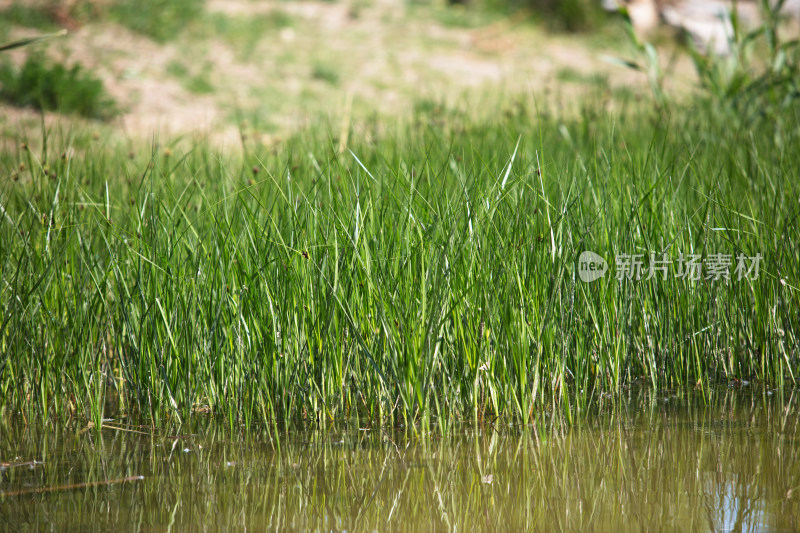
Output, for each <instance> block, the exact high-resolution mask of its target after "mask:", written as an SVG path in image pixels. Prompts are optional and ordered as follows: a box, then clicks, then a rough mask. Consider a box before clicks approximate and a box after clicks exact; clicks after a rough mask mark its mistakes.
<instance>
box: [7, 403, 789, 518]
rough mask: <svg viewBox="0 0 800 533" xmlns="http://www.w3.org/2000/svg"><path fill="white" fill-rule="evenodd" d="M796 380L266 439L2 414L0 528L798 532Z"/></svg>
mask: <svg viewBox="0 0 800 533" xmlns="http://www.w3.org/2000/svg"><path fill="white" fill-rule="evenodd" d="M797 396H798V394H797V393H795V392H792V391H788V392H784V393H780V394H779V393H777V392H775V393H773V392H772V391H766V390H750V388H749V387H747V388H743V389H741V390H734V389H724V388H723V389H720V390H715V391H713V393H711V394H710V396H708V397H707V398H706V400H704V399H703V398H702V397H701V396H700V395H699V394H698V393H689V392H677V393H670V394H666V393H659V394H651V393H649V392H645V391H640V392H631V393H629V394H628V396H627V397H626V398H625V400H624V401H621V400H618V401H617V402H616V405H615V406H612V407H603V408H602V409H600V410H599V412H598V413H597V414H595V415H593V416H591V417H589V418H588V419H584V420H582V421H581V422H580V423H577V424H575V425H573V426H571V427H569V426H566V425H563V424H561V423H557V422H554V421H544V422H542V423H540V424H538V425H536V426H529V427H526V428H522V427H519V426H508V425H499V424H495V425H490V424H484V425H481V426H474V425H469V426H462V427H459V428H457V429H452V430H450V431H449V432H448V433H447V434H446V435H441V434H439V433H438V432H433V433H429V434H419V433H417V434H414V433H413V432H411V431H406V430H403V429H391V430H387V429H380V428H360V427H359V425H358V423H356V422H354V421H353V422H347V421H345V422H342V423H339V424H337V425H335V426H332V427H328V428H322V429H316V430H314V431H290V432H288V433H287V434H284V435H282V436H281V437H280V439H279V441H280V449H277V447H276V446H275V444H276V441H275V440H272V439H270V437H269V436H268V434H267V433H264V434H261V433H250V434H236V433H232V432H231V431H230V430H226V429H224V428H222V427H220V426H219V425H218V424H215V423H213V422H211V421H208V420H200V421H195V422H193V423H192V424H190V425H184V426H183V427H180V428H177V430H176V429H175V428H170V429H162V430H152V429H149V428H147V427H134V426H133V425H131V424H130V422H125V421H116V422H110V423H109V426H113V427H107V428H105V427H104V428H103V429H101V430H99V431H98V430H96V429H86V428H80V427H73V426H64V427H58V428H50V427H25V426H24V425H22V424H19V423H13V424H12V423H10V422H9V421H5V422H2V421H0V463H2V466H0V492H2V495H0V530H11V531H50V530H52V531H94V530H103V531H118V530H127V531H190V530H191V531H196V530H249V531H450V530H452V531H473V530H491V531H497V530H499V531H597V532H604V531H612V532H615V533H618V532H624V531H787V532H788V531H800V461H798V459H800V440H798V437H799V432H800V423H799V422H798V416H797V408H798V405H797V404H798V398H797ZM543 420H545V418H543ZM123 427H124V428H125V429H126V430H125V431H123V430H122V429H120V428H123ZM131 430H135V431H140V433H136V432H133V431H131Z"/></svg>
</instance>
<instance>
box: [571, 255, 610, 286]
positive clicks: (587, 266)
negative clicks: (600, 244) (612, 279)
mask: <svg viewBox="0 0 800 533" xmlns="http://www.w3.org/2000/svg"><path fill="white" fill-rule="evenodd" d="M607 271H608V263H606V260H605V259H603V258H602V257H600V256H599V255H597V254H596V253H594V252H590V251H589V250H586V251H585V252H583V253H582V254H581V256H580V257H579V258H578V276H580V278H581V281H584V282H586V283H589V282H592V281H594V280H596V279H600V278H602V277H603V276H605V274H606V272H607Z"/></svg>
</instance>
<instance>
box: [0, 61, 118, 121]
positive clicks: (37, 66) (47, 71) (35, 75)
mask: <svg viewBox="0 0 800 533" xmlns="http://www.w3.org/2000/svg"><path fill="white" fill-rule="evenodd" d="M0 98H2V99H3V100H6V101H8V102H10V103H11V104H13V105H17V106H28V107H34V108H36V109H41V110H55V111H60V112H62V113H75V114H78V115H81V116H84V117H87V118H94V119H108V118H111V117H112V116H113V115H114V114H115V113H116V106H115V104H114V101H113V100H112V99H111V97H110V96H108V94H107V93H106V91H105V88H104V87H103V82H102V81H100V80H99V79H98V78H96V77H94V76H93V75H92V74H91V73H89V72H87V71H86V70H84V68H83V67H82V66H81V64H80V63H74V64H73V65H72V66H66V65H63V64H61V63H55V62H52V61H50V60H48V59H46V58H45V57H44V56H43V55H40V54H31V55H29V56H28V58H27V59H26V61H25V63H23V65H22V66H21V67H16V66H14V65H13V64H12V63H10V62H4V63H3V64H2V65H0Z"/></svg>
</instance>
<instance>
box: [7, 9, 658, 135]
mask: <svg viewBox="0 0 800 533" xmlns="http://www.w3.org/2000/svg"><path fill="white" fill-rule="evenodd" d="M0 1H5V2H6V3H7V2H8V0H0ZM0 7H2V6H1V5H0ZM206 11H207V13H206V15H205V17H204V18H203V20H202V21H200V22H198V23H197V24H195V25H194V26H196V27H194V26H192V27H189V28H187V30H186V31H185V32H184V33H183V34H182V35H180V36H178V37H177V38H176V39H175V40H174V41H172V42H170V43H168V44H165V45H159V44H157V43H155V42H153V41H151V40H149V39H147V38H145V37H142V36H140V35H137V34H134V33H133V32H131V31H129V30H126V29H125V28H122V27H120V26H119V25H116V24H110V23H106V22H104V23H93V24H87V25H85V26H83V27H81V28H79V29H78V30H76V31H73V32H72V33H71V34H70V35H69V36H68V38H66V39H61V40H59V41H57V42H52V43H51V44H50V46H49V49H48V53H49V54H51V55H53V56H54V57H56V58H58V59H59V60H63V61H67V62H74V61H80V62H81V63H82V64H83V65H85V66H86V67H87V68H89V69H91V70H92V71H94V72H95V73H96V74H97V75H98V76H99V77H101V78H102V79H103V81H104V83H105V84H106V87H107V88H108V91H109V92H110V93H111V95H112V96H113V97H114V98H115V99H116V101H117V102H119V104H120V107H121V108H122V110H123V113H122V115H121V116H120V117H119V118H118V119H115V121H114V122H113V124H112V127H113V128H115V129H119V130H121V131H122V132H124V133H125V134H126V135H129V136H132V137H139V138H149V137H152V135H153V134H154V133H157V134H161V135H175V134H183V133H187V132H198V131H199V132H204V133H205V134H207V135H209V136H210V137H211V138H212V139H213V140H215V141H218V142H222V143H230V142H238V140H239V129H240V123H241V121H242V120H244V121H246V123H247V125H248V126H247V128H249V129H250V130H251V131H252V134H254V135H258V136H259V137H260V138H262V139H263V140H264V141H265V142H271V141H272V140H274V139H275V138H276V137H280V136H281V135H285V134H286V133H287V132H289V131H291V130H293V129H295V128H297V127H301V126H303V125H309V124H313V123H315V122H317V121H318V120H319V118H320V117H328V118H330V119H331V120H336V117H338V116H339V115H341V113H342V112H343V110H344V109H345V108H346V106H347V105H349V104H348V103H352V112H353V114H354V116H359V114H362V115H366V114H369V113H373V112H377V113H378V114H381V115H393V114H397V113H401V114H402V113H407V112H409V111H410V110H411V109H413V105H414V103H415V102H418V101H419V100H420V99H427V100H432V101H445V102H449V101H456V100H458V99H459V98H460V97H462V96H463V95H464V94H484V95H485V94H486V93H489V94H504V95H528V96H532V95H538V98H540V99H541V98H542V95H543V94H551V95H555V97H556V98H558V99H560V100H563V101H564V102H568V101H569V100H570V95H572V96H574V95H578V94H581V93H584V92H585V91H586V90H587V87H589V88H590V89H591V86H592V84H596V85H598V86H602V85H603V84H605V86H606V88H607V89H609V90H611V89H613V88H614V87H620V86H633V87H634V88H635V90H637V91H646V88H645V83H644V81H645V80H644V79H642V78H641V77H640V76H638V75H637V74H636V73H632V72H629V71H626V70H624V69H621V68H619V67H616V66H612V65H609V64H608V63H606V62H604V61H603V60H602V59H601V57H602V55H603V54H608V53H612V54H613V53H617V52H616V50H615V49H617V50H618V49H619V44H618V43H615V42H614V38H612V37H606V38H605V41H604V40H603V38H602V37H597V36H595V37H581V38H572V37H568V36H553V35H548V34H547V33H545V32H544V31H542V30H541V29H538V28H537V27H536V26H535V25H533V24H530V23H529V21H527V20H525V19H524V18H522V17H520V18H518V19H514V18H511V19H494V20H491V19H485V20H481V19H480V18H478V19H477V20H476V16H474V15H473V14H471V13H468V12H460V11H446V10H444V9H434V8H425V7H420V6H417V7H414V6H409V5H406V4H405V3H398V2H392V1H389V0H375V1H373V2H355V0H354V2H351V3H348V2H336V3H333V2H313V1H304V2H292V3H288V2H253V1H248V0H224V1H223V0H210V1H209V2H208V3H207V5H206ZM215 28H216V29H215ZM219 28H223V29H222V30H220V29H219ZM225 28H228V29H225ZM12 33H13V36H19V35H24V34H30V33H32V31H31V30H26V29H20V28H15V29H14V31H13V32H12ZM33 33H35V31H33ZM25 53H26V52H25V51H22V50H18V51H15V52H14V53H13V54H11V58H12V60H14V61H18V62H20V61H22V60H23V59H24V57H25ZM601 88H602V87H601ZM200 89H203V90H200ZM564 102H561V103H562V104H563V103H564ZM2 114H3V117H2V118H0V127H2V128H3V129H4V130H5V131H6V133H7V134H8V133H9V132H10V131H13V130H15V129H16V130H19V129H20V128H24V127H25V124H27V123H28V122H33V123H35V124H37V125H38V119H37V118H36V114H35V113H32V112H30V111H24V110H22V111H21V110H13V109H9V108H4V109H2ZM37 127H38V126H37Z"/></svg>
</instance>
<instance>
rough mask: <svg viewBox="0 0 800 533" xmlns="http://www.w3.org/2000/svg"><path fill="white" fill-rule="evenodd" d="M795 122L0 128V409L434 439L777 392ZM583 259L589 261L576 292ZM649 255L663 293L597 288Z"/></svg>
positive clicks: (636, 118) (634, 119) (793, 272)
mask: <svg viewBox="0 0 800 533" xmlns="http://www.w3.org/2000/svg"><path fill="white" fill-rule="evenodd" d="M799 126H800V122H799V121H798V113H797V108H796V107H790V108H788V109H787V110H786V111H785V112H783V113H782V114H780V115H777V116H770V117H768V118H764V117H758V116H756V117H754V118H753V117H751V118H748V119H747V120H746V121H745V120H744V119H737V117H736V116H735V115H732V114H729V113H723V112H716V111H713V110H712V111H707V110H704V108H702V107H701V106H699V105H698V106H696V107H695V106H691V105H683V106H681V105H674V106H671V107H670V108H669V109H667V110H664V109H663V108H661V110H660V111H658V112H653V111H652V110H651V109H648V108H642V109H634V108H632V107H630V108H627V110H625V111H621V112H617V113H615V114H612V113H609V112H605V111H602V110H601V108H600V106H599V105H587V106H586V107H585V110H584V112H583V114H582V115H581V116H578V117H573V118H563V117H562V118H557V117H555V116H553V115H549V116H548V115H545V114H540V115H536V114H528V113H524V112H520V113H516V114H514V113H510V114H508V115H504V116H502V117H497V118H494V119H490V120H486V119H480V120H478V119H474V118H470V115H469V114H468V113H467V114H462V113H455V112H449V111H448V110H447V109H444V110H442V109H439V108H437V109H434V110H427V111H419V112H418V113H417V115H416V116H415V117H414V118H413V120H408V121H403V120H397V121H393V122H382V123H378V122H374V123H370V122H367V123H357V122H354V123H353V124H352V125H351V128H350V131H349V133H348V136H349V142H348V145H349V147H348V150H345V151H340V150H339V149H338V144H339V143H338V139H335V138H332V137H331V136H330V135H328V134H327V132H325V131H317V130H308V131H303V132H301V133H299V134H297V135H295V136H294V137H292V138H290V139H288V140H287V141H285V142H284V143H283V144H282V145H281V146H279V147H278V149H275V150H271V149H269V148H267V147H262V146H257V145H245V146H243V149H242V150H241V151H240V152H239V153H231V152H230V151H229V152H219V151H215V150H214V149H213V148H212V147H210V146H209V145H207V144H206V143H204V142H197V143H192V144H191V145H188V144H187V143H185V142H183V143H182V142H181V141H180V140H178V141H176V142H175V143H174V144H168V145H165V146H168V147H165V146H154V147H151V148H145V149H137V150H134V152H133V153H131V154H129V148H128V147H126V146H125V147H123V146H121V145H116V144H114V142H113V141H103V140H98V139H92V138H91V137H90V136H89V135H88V133H86V132H80V131H77V132H76V131H69V132H63V131H58V130H54V131H45V132H44V133H45V138H44V141H43V142H40V143H39V144H40V145H41V147H40V148H36V149H32V148H29V147H28V146H27V145H25V144H23V142H22V140H19V141H18V142H16V143H14V142H9V141H6V143H5V145H4V146H3V149H2V150H1V151H0V165H2V169H3V170H2V174H3V175H4V176H6V178H4V179H2V181H1V182H0V209H1V210H2V212H0V217H1V218H2V222H0V242H2V246H0V277H1V278H2V286H1V287H0V308H2V310H3V312H2V321H0V409H2V410H3V411H4V412H6V413H7V414H8V413H16V412H21V413H22V414H23V415H24V416H25V417H27V418H28V419H47V418H48V417H56V418H66V417H69V416H73V415H74V416H79V417H85V418H87V419H89V420H92V421H94V422H95V423H97V424H99V423H101V421H102V419H103V418H104V417H107V416H110V415H111V414H114V415H117V414H119V413H131V412H135V413H137V414H138V415H140V416H145V417H148V418H153V419H156V420H163V419H164V418H165V417H172V418H174V417H178V418H182V419H185V418H187V417H189V416H190V415H191V414H192V413H193V412H196V411H209V410H210V411H211V412H213V413H215V414H216V415H219V416H221V417H224V418H226V419H227V420H228V421H229V423H230V424H231V425H235V424H244V425H248V426H249V425H250V424H253V423H267V424H269V426H270V427H273V428H275V427H277V425H278V424H283V423H286V422H291V421H298V422H302V423H307V422H314V421H320V420H327V419H341V418H344V417H348V416H355V415H358V416H359V417H362V418H365V419H368V420H372V421H374V422H375V423H379V424H390V423H405V424H415V423H422V424H423V425H437V424H438V425H439V426H440V427H442V428H446V426H447V425H448V424H450V423H451V422H453V421H456V420H463V419H467V420H469V419H472V420H477V419H481V418H484V417H494V416H502V417H507V418H509V419H513V420H518V421H521V422H529V421H531V420H532V419H533V418H535V416H537V413H543V412H548V411H552V412H556V413H558V412H561V413H563V414H564V415H565V416H566V417H567V418H568V419H572V417H574V416H580V414H581V413H584V412H586V411H587V410H588V409H590V407H591V406H592V405H593V404H594V403H595V402H596V401H597V400H598V399H599V398H601V397H603V396H607V395H609V394H610V395H612V396H613V395H616V394H618V393H619V392H620V391H622V390H623V389H624V388H625V387H627V386H628V385H630V384H632V383H635V382H646V383H648V384H649V385H650V386H651V387H653V388H663V387H674V386H685V385H696V386H698V387H701V388H703V387H706V386H707V385H708V384H709V383H712V382H715V381H718V380H757V381H762V382H766V383H770V384H773V385H775V386H783V385H784V384H786V383H787V381H789V382H794V380H795V379H796V376H797V370H798V360H799V359H800V353H799V350H798V330H797V327H796V325H797V324H798V323H800V316H798V309H800V301H799V300H800V298H799V297H798V283H800V275H799V274H800V266H798V265H800V239H799V238H798V236H799V235H800V232H798V215H799V214H800V212H799V209H800V204H798V196H799V194H800V186H798V182H797V179H796V176H797V175H798V171H799V170H800V169H799V168H798V162H799V161H800V144H799V143H798V134H799V133H800V129H799ZM587 250H588V251H592V252H595V253H597V254H599V255H600V256H602V257H604V258H605V259H606V261H608V262H609V266H610V270H609V272H607V273H606V275H605V277H603V278H602V279H599V280H596V281H594V282H591V283H585V282H583V281H581V278H580V276H579V274H580V267H581V265H579V262H578V259H579V257H580V255H581V253H582V252H584V251H587ZM651 253H653V254H656V257H657V258H662V259H663V258H664V256H663V254H666V256H665V257H666V259H667V260H669V261H672V267H671V268H672V270H670V272H669V273H668V275H667V276H666V279H663V278H662V276H661V275H660V274H657V275H656V277H654V278H652V279H640V280H627V279H625V280H618V279H616V274H617V273H619V272H620V270H621V269H618V268H616V264H615V258H616V259H619V258H620V257H624V256H625V255H626V254H642V255H643V258H644V264H645V266H646V265H647V264H648V263H649V260H650V254H651ZM680 254H683V255H684V256H688V255H690V254H696V255H697V256H699V260H700V261H701V262H703V263H704V264H706V263H708V262H709V261H710V259H709V258H711V259H713V254H725V255H729V256H730V257H731V258H732V265H730V270H729V273H730V278H731V279H730V280H713V279H705V275H706V273H707V272H706V271H703V278H702V279H699V280H687V279H679V278H677V277H676V275H675V274H676V272H677V269H678V261H679V258H680ZM757 254H760V256H761V261H760V271H759V275H758V277H757V278H755V279H754V276H752V275H751V276H749V277H747V276H746V277H743V278H742V279H738V277H737V273H736V272H735V270H734V269H735V268H736V266H737V263H736V258H737V257H738V256H746V257H754V256H756V255H757ZM751 274H752V273H751ZM646 276H647V272H646V271H645V272H644V278H646Z"/></svg>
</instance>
